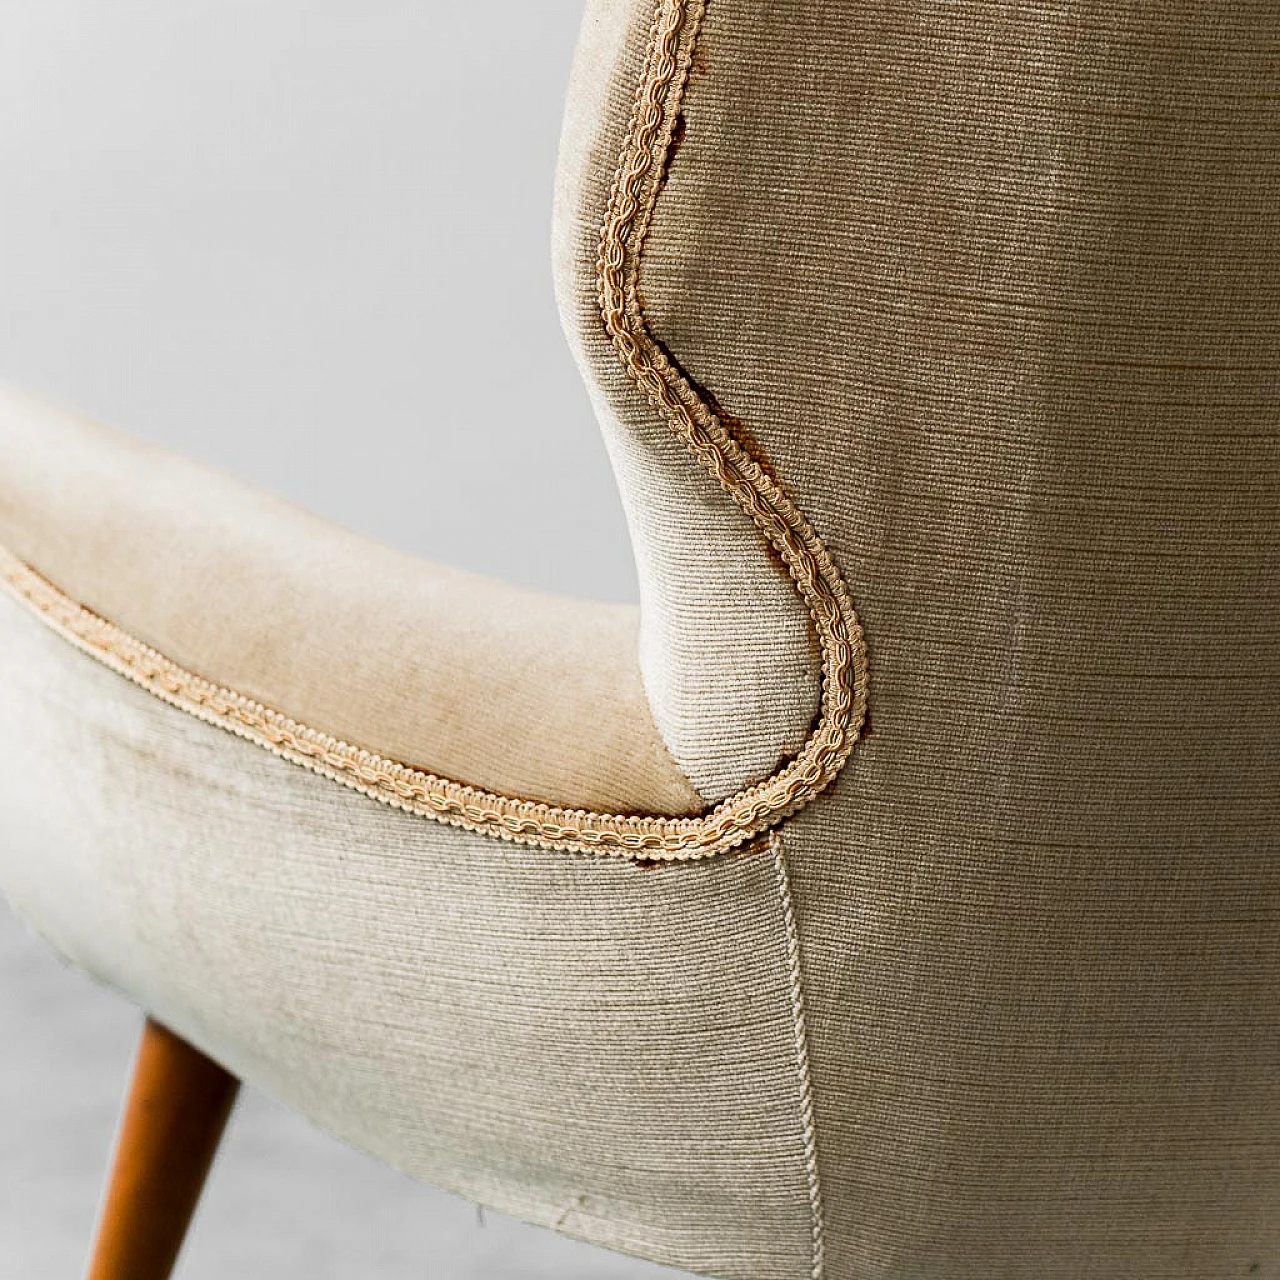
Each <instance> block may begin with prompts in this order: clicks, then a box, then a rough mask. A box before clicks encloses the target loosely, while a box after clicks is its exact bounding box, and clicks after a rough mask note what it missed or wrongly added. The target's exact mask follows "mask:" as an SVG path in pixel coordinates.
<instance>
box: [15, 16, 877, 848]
mask: <svg viewBox="0 0 1280 1280" xmlns="http://www.w3.org/2000/svg"><path fill="white" fill-rule="evenodd" d="M703 10H704V4H703V3H702V0H660V3H659V4H658V6H657V10H656V13H655V17H654V22H653V27H652V29H651V32H650V39H649V47H648V53H647V57H646V60H645V64H644V71H643V75H642V78H641V82H640V86H639V90H638V92H637V95H636V100H635V106H634V109H633V111H632V115H631V120H630V124H629V127H628V130H627V136H626V141H625V143H624V145H623V149H622V155H621V158H620V160H619V162H618V168H617V172H616V174H615V177H614V183H613V189H612V195H611V197H610V200H609V206H608V210H607V212H606V215H605V220H604V225H603V228H602V231H601V237H600V256H599V262H598V272H599V274H598V279H599V286H600V307H601V311H602V314H603V317H604V322H605V326H606V329H607V331H608V333H609V337H610V339H611V341H612V342H613V345H614V347H615V349H616V350H617V353H618V356H619V359H620V360H621V362H622V365H623V367H624V368H625V369H626V371H627V373H628V374H629V375H630V376H631V378H632V379H633V380H634V381H635V383H636V385H637V386H638V387H639V388H640V389H641V390H642V391H643V392H644V394H645V395H646V397H647V398H648V399H649V401H650V403H651V404H652V405H653V407H654V408H655V409H656V411H657V412H658V413H659V414H660V415H661V416H662V418H663V419H664V420H665V421H666V422H667V423H668V424H669V425H670V426H671V428H672V430H673V431H674V432H675V433H676V435H677V436H678V437H679V438H680V439H681V440H683V441H684V443H685V445H686V446H687V448H688V449H689V451H690V452H691V453H692V454H693V455H694V457H695V458H696V459H697V460H698V462H699V463H700V464H701V465H702V466H703V467H704V468H705V469H706V470H707V471H709V472H710V473H711V475H712V476H714V477H715V479H716V481H717V483H719V484H720V485H721V486H722V487H723V488H724V489H725V490H726V491H727V492H728V493H729V494H730V495H731V496H732V497H733V499H734V500H735V501H736V502H737V504H738V505H739V506H740V507H741V508H742V509H743V510H744V511H745V512H746V513H747V515H748V516H750V518H751V519H752V520H753V521H754V522H755V524H756V525H757V526H758V527H759V528H760V529H761V531H762V532H763V533H764V534H765V536H766V537H767V538H768V539H769V541H770V543H771V544H772V545H773V546H774V547H775V548H776V549H777V552H778V554H779V555H780V556H781V557H782V560H783V562H784V563H785V564H786V566H787V568H788V570H789V571H790V574H791V577H792V579H793V581H794V582H795V585H796V589H797V590H798V591H799V593H800V596H801V597H802V599H803V600H804V602H805V605H806V607H807V608H808V611H809V614H810V616H811V618H812V620H813V626H814V629H815V631H816V634H817V637H818V641H819V644H820V646H821V650H822V702H821V711H820V715H819V718H818V721H817V723H816V725H815V727H814V729H813V732H812V733H811V734H810V736H809V738H808V740H807V741H806V742H805V744H804V746H803V747H802V748H801V750H800V752H799V754H798V755H797V756H796V757H795V759H794V760H792V761H791V762H790V763H789V764H787V765H786V766H785V767H784V768H782V769H780V770H779V771H778V772H777V773H775V774H773V775H772V776H770V777H769V778H766V779H765V780H764V781H762V782H759V783H756V784H754V785H752V786H750V787H747V788H745V789H744V790H742V791H740V792H738V793H737V794H736V795H734V796H731V797H729V799H727V800H725V801H723V802H722V803H721V804H719V805H717V806H716V807H715V808H714V809H712V810H710V811H708V812H707V813H705V814H702V815H700V816H699V817H696V818H666V817H661V816H656V815H629V814H605V813H593V812H589V811H587V810H582V809H565V808H559V807H556V806H553V805H548V804H543V803H540V802H536V801H530V800H520V799H517V798H515V797H511V796H503V795H498V794H496V793H494V792H489V791H485V790H483V789H481V788H477V787H472V786H467V785H465V784H463V783H459V782H453V781H450V780H449V779H447V778H440V777H437V776H436V775H434V774H431V773H427V772H425V771H423V770H419V769H412V768H409V767H407V766H405V765H402V764H398V763H396V762H395V761H393V760H388V759H385V758H383V757H382V756H379V755H377V754H376V753H374V752H372V751H367V750H364V749H362V748H359V747H355V746H352V745H350V744H349V743H345V742H342V741H340V740H338V739H336V738H333V737H330V736H329V735H327V734H325V733H322V732H320V731H319V730H317V729H313V728H310V727H308V726H307V725H304V724H299V723H298V722H297V721H295V720H291V719H290V718H289V717H288V716H285V715H283V714H282V713H280V712H278V711H275V710H272V709H271V708H270V707H266V706H263V705H262V704H261V703H258V702H255V701H253V700H252V699H250V698H247V697H245V696H244V695H242V694H239V693H237V692H235V691H234V690H232V689H227V688H225V687H223V686H221V685H217V684H214V683H211V682H210V681H208V680H205V679H203V678H202V677H200V676H198V675H196V674H194V673H193V672H190V671H187V670H185V669H184V668H183V667H181V666H179V665H178V664H177V663H175V662H172V661H170V660H169V659H168V658H166V657H165V656H164V655H163V654H161V653H158V652H157V651H156V650H154V649H152V648H150V647H148V646H147V645H145V644H143V643H142V642H141V641H139V640H137V639H136V638H134V637H132V636H130V635H128V634H127V633H126V632H124V631H122V630H121V629H120V628H119V627H116V626H115V625H113V624H112V623H111V622H109V621H107V620H106V619H104V618H102V617H99V616H98V615H97V614H95V613H92V612H91V611H90V610H88V609H86V608H84V607H83V606H82V605H80V604H79V603H77V602H76V601H74V600H72V599H71V598H69V597H68V596H66V595H65V594H64V593H63V592H61V591H60V590H59V589H58V588H57V587H56V586H55V585H54V584H53V583H51V582H49V581H48V580H46V579H45V578H43V577H41V576H40V574H39V573H37V572H36V571H35V570H34V569H32V568H31V567H30V566H28V565H27V564H25V563H23V562H22V561H20V560H19V559H17V557H15V556H14V555H12V554H11V553H10V552H8V551H7V550H5V549H4V548H2V547H0V581H3V582H4V584H5V585H6V586H7V587H8V589H9V590H10V591H11V592H12V593H13V594H14V595H15V596H16V597H17V598H18V599H19V600H21V601H22V602H23V603H24V604H25V605H27V606H28V607H29V608H30V609H31V610H32V611H33V612H34V613H35V614H36V615H37V616H38V617H39V618H40V619H41V620H42V621H44V622H45V623H46V624H47V625H48V626H49V627H51V628H52V629H53V630H54V631H56V632H58V633H59V634H60V635H62V636H64V637H65V638H66V639H68V640H69V641H71V642H72V643H73V644H75V645H76V646H77V647H78V648H79V649H81V650H83V651H84V652H85V653H87V654H89V655H90V656H91V657H93V658H96V659H97V660H98V661H100V662H102V663H104V664H105V665H106V666H108V667H110V668H111V669H112V670H113V671H116V672H118V673H119V674H120V675H123V676H125V677H127V678H128V679H129V680H132V681H133V682H134V683H135V684H137V685H139V686H140V687H141V688H143V689H145V690H147V691H148V692H149V693H152V694H154V695H156V696H157V697H159V698H162V699H163V700H164V701H166V702H168V703H170V704H171V705H173V706H175V707H178V708H179V709H181V710H183V711H186V712H188V713H189V714H191V715H193V716H196V717H197V718H198V719H200V720H204V721H205V722H207V723H209V724H212V725H216V726H218V727H219V728H222V729H226V730H228V731H230V732H232V733H235V734H237V735H239V736H240V737H242V738H246V739H248V740H250V741H252V742H255V743H257V744H259V745H260V746H263V747H266V748H267V749H268V750H269V751H272V752H273V753H274V754H276V755H278V756H280V757H282V758H283V759H286V760H290V761H292V762H294V763H295V764H300V765H303V766H304V767H306V768H308V769H311V770H312V771H313V772H315V773H318V774H322V775H323V776H325V777H328V778H331V779H333V780H335V781H338V782H341V783H343V784H345V785H346V786H349V787H352V788H353V789H354V790H356V791H360V792H362V793H363V794H365V795H368V796H371V797H372V798H374V799H376V800H379V801H381V802H383V803H385V804H388V805H391V806H393V807H395V808H398V809H403V810H406V811H408V812H410V813H415V814H420V815H422V816H425V817H429V818H434V819H437V820H439V821H441V822H446V823H449V824H451V825H453V826H458V827H463V828H466V829H467V830H470V831H478V832H483V833H487V834H490V835H496V836H499V837H501V838H503V839H506V840H514V841H518V842H520V843H524V844H531V845H538V846H541V847H543V848H547V849H559V850H570V851H579V852H592V853H600V854H611V855H614V856H617V857H623V858H634V859H641V860H652V861H688V860H692V859H697V858H707V857H712V856H714V855H716V854H720V853H725V852H727V851H729V850H731V849H735V848H738V847H739V846H741V845H742V844H744V843H745V842H747V841H749V840H751V839H753V838H754V837H757V836H759V835H761V834H762V833H764V832H766V831H767V830H769V829H770V828H771V827H773V826H774V825H775V824H777V823H778V822H780V821H781V820H782V819H783V818H785V817H787V816H788V815H789V814H792V813H794V812H795V811H796V810H798V809H800V808H802V807H803V806H804V805H806V804H807V803H808V802H809V801H810V800H812V799H813V798H814V796H816V795H818V793H819V792H821V791H822V790H823V789H824V788H825V787H826V786H828V785H829V784H830V782H831V781H832V780H833V779H834V778H835V776H836V774H837V773H838V772H839V771H840V769H841V767H842V766H843V765H844V763H845V761H846V760H847V759H848V756H849V753H850V751H851V750H852V748H853V745H854V743H855V741H856V740H857V737H858V733H859V731H860V729H861V726H862V722H863V719H864V717H865V714H866V703H867V657H866V646H865V642H864V639H863V635H862V628H861V626H860V625H859V622H858V619H857V615H856V614H855V612H854V608H853V604H852V601H851V599H850V596H849V592H848V590H847V588H846V587H845V584H844V581H843V579H842V578H841V576H840V573H839V571H838V570H837V568H836V566H835V564H834V562H833V561H832V559H831V556H830V554H829V553H828V551H827V549H826V547H825V546H824V545H823V543H822V541H821V540H820V539H819V537H818V536H817V534H816V533H815V532H814V530H813V528H812V526H811V525H810V524H809V522H808V521H807V520H806V519H805V517H804V516H803V515H802V514H801V513H800V511H798V510H797V509H796V507H795V505H794V504H793V503H792V501H791V499H790V498H789V497H788V496H787V494H786V493H784V492H783V490H782V489H781V487H780V486H779V485H778V484H777V483H776V482H775V481H774V480H773V479H772V478H771V477H770V476H769V475H768V474H767V473H766V472H765V471H764V470H763V469H762V467H761V466H760V464H759V463H758V462H757V461H756V459H754V458H753V457H752V456H751V455H750V454H749V453H748V452H747V450H746V449H745V448H744V447H743V446H742V445H741V444H740V443H739V442H738V441H737V440H735V439H734V437H733V436H732V434H731V433H730V432H729V431H728V430H727V429H726V427H725V426H724V424H723V423H721V422H720V421H719V419H718V418H717V417H716V415H715V413H714V412H712V410H711V409H710V408H709V407H708V405H707V404H706V403H704V401H703V400H702V399H701V398H700V397H699V396H698V394H697V392H696V391H695V390H694V388H693V387H692V386H691V385H690V384H689V383H688V381H687V380H686V379H685V378H684V376H683V375H682V374H681V373H680V372H679V370H678V369H677V368H676V367H675V365H674V363H673V362H672V360H671V359H670V358H669V357H668V356H667V354H666V353H665V352H664V351H663V349H662V347H661V346H660V345H659V343H658V342H657V341H656V340H655V339H654V337H653V335H652V334H651V333H650V332H649V330H648V327H647V324H646V322H645V318H644V314H643V310H642V308H641V305H640V301H639V296H638V291H637V280H638V277H639V270H640V254H641V250H642V248H643V246H644V242H645V237H646V235H647V232H648V228H649V222H650V219H651V215H652V212H653V208H654V205H655V203H656V201H657V198H658V193H659V190H660V187H661V182H660V178H661V172H662V164H663V160H664V158H665V156H666V153H667V149H668V147H669V146H670V143H671V136H672V130H673V128H674V124H675V118H676V115H677V113H678V111H679V109H680V103H681V99H682V97H683V94H684V88H685V84H686V81H687V78H688V68H689V63H690V59H691V57H692V54H693V47H694V44H695V41H696V39H697V33H698V28H699V25H700V23H701V19H702V13H703ZM584 727H585V726H584Z"/></svg>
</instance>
